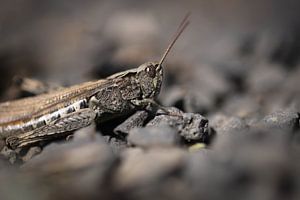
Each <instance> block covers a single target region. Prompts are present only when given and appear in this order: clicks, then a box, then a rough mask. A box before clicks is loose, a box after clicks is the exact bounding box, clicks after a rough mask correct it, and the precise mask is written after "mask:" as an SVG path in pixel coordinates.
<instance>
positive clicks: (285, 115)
mask: <svg viewBox="0 0 300 200" xmlns="http://www.w3.org/2000/svg"><path fill="white" fill-rule="evenodd" d="M299 118H300V116H299V114H298V113H297V112H293V111H283V110H281V111H276V112H274V113H272V114H270V115H267V116H265V117H264V118H263V120H262V124H263V125H264V126H265V127H266V128H274V129H281V130H286V131H295V130H297V129H299Z"/></svg>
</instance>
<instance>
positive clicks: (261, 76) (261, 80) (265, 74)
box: [246, 63, 287, 94]
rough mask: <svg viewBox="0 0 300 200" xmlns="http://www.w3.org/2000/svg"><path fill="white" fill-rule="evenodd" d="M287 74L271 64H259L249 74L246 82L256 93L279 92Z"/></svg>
mask: <svg viewBox="0 0 300 200" xmlns="http://www.w3.org/2000/svg"><path fill="white" fill-rule="evenodd" d="M286 76H287V74H286V72H285V71H284V69H281V68H280V67H279V66H277V65H274V64H271V63H259V64H257V65H256V66H255V67H254V68H253V69H252V70H251V71H250V72H249V74H248V76H247V79H246V82H247V86H248V87H249V89H250V90H251V91H252V92H254V93H259V94H266V93H272V92H276V91H278V89H279V88H281V87H282V85H283V83H284V80H285V78H286Z"/></svg>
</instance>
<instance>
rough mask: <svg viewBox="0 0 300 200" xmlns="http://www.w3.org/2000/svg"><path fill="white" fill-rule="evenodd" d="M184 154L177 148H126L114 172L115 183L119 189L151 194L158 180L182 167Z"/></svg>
mask: <svg viewBox="0 0 300 200" xmlns="http://www.w3.org/2000/svg"><path fill="white" fill-rule="evenodd" d="M185 154H186V153H185V152H184V151H183V150H181V149H178V148H151V149H149V150H148V151H143V150H141V149H137V148H133V149H128V150H126V151H124V152H123V154H122V159H121V161H122V164H121V165H120V168H119V169H118V170H117V172H116V173H115V185H116V187H117V188H118V190H121V191H131V192H134V193H140V192H149V194H151V191H153V187H154V188H156V187H157V186H156V185H157V184H159V182H160V181H162V180H164V179H166V178H167V177H169V176H172V175H173V173H174V172H176V171H177V170H179V169H181V168H182V167H183V164H184V159H185ZM145 188H148V189H149V190H148V191H145V190H144V189H145Z"/></svg>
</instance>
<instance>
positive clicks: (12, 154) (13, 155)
mask: <svg viewBox="0 0 300 200" xmlns="http://www.w3.org/2000/svg"><path fill="white" fill-rule="evenodd" d="M17 154H18V153H17V152H16V151H14V150H12V149H10V148H8V147H7V146H4V147H3V148H2V150H1V152H0V155H2V156H3V157H4V158H6V159H7V160H8V161H9V162H10V163H11V164H14V163H15V162H16V161H17V160H18V156H17Z"/></svg>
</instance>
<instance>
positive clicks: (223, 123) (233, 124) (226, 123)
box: [210, 114, 248, 134]
mask: <svg viewBox="0 0 300 200" xmlns="http://www.w3.org/2000/svg"><path fill="white" fill-rule="evenodd" d="M210 125H211V127H213V128H214V129H215V131H216V132H217V134H224V133H229V132H235V131H241V130H245V129H248V126H247V124H246V122H245V121H244V120H243V119H241V118H239V117H230V116H226V115H223V114H217V115H215V116H213V117H212V118H211V119H210Z"/></svg>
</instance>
